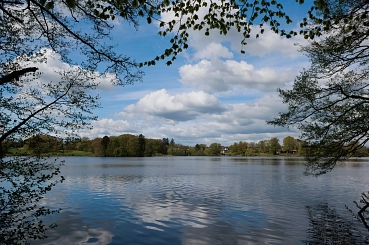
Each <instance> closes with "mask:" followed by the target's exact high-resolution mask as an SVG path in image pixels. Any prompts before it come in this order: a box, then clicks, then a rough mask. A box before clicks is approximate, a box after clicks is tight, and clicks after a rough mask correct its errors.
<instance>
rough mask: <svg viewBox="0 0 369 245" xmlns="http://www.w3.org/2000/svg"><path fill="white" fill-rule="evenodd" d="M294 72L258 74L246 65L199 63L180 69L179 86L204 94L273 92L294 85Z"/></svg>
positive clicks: (230, 62) (269, 70) (263, 69)
mask: <svg viewBox="0 0 369 245" xmlns="http://www.w3.org/2000/svg"><path fill="white" fill-rule="evenodd" d="M295 72H296V71H286V70H275V69H272V68H269V67H265V68H262V69H259V70H257V69H255V67H254V66H253V65H251V64H249V63H247V62H246V61H240V62H237V61H234V60H227V61H221V60H211V61H208V60H201V61H200V62H198V63H197V64H194V65H191V64H188V65H184V66H182V67H180V68H179V74H180V76H181V79H180V82H181V83H183V84H186V85H191V86H194V87H197V88H199V89H201V90H203V91H205V92H207V93H214V92H226V91H228V90H240V89H241V90H244V89H254V90H259V91H263V92H270V91H275V90H276V89H277V88H281V87H285V86H286V84H288V83H290V82H291V81H293V78H294V76H295V75H296V74H295Z"/></svg>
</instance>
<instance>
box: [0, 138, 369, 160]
mask: <svg viewBox="0 0 369 245" xmlns="http://www.w3.org/2000/svg"><path fill="white" fill-rule="evenodd" d="M3 148H7V149H8V150H9V152H11V153H13V154H17V153H18V154H32V155H39V154H41V155H42V154H49V155H73V154H74V155H91V156H114V157H143V156H147V157H149V156H163V155H172V156H219V155H230V156H260V155H278V154H287V155H298V156H303V155H305V151H306V144H305V143H304V142H303V141H301V140H299V139H295V138H293V137H291V136H287V137H285V138H284V139H283V142H282V144H280V142H279V139H278V138H271V139H268V140H261V141H259V142H257V143H254V142H243V141H239V142H235V143H234V144H232V145H230V146H222V145H221V144H219V143H216V142H215V143H212V144H210V145H209V146H208V145H206V144H196V145H195V146H186V145H182V144H177V143H175V141H174V139H173V138H172V139H171V140H169V139H168V138H163V139H149V138H145V136H144V135H142V134H140V135H138V136H137V135H132V134H122V135H119V136H104V137H103V138H95V139H92V140H91V139H89V138H86V137H84V138H77V139H75V138H74V139H61V138H57V137H53V136H48V135H37V136H34V137H31V138H29V139H27V140H24V141H19V142H6V144H5V145H4V146H3ZM356 156H369V154H368V149H367V148H366V147H363V148H362V149H361V150H359V152H357V154H356Z"/></svg>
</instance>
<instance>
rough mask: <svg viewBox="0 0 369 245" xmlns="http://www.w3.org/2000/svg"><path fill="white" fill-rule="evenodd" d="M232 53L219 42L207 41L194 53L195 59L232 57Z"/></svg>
mask: <svg viewBox="0 0 369 245" xmlns="http://www.w3.org/2000/svg"><path fill="white" fill-rule="evenodd" d="M232 57H233V53H231V52H230V51H229V49H228V48H226V47H224V46H223V45H221V44H220V43H209V44H207V45H206V46H205V47H204V48H202V49H200V50H199V51H198V52H196V53H195V54H194V58H195V59H215V58H232Z"/></svg>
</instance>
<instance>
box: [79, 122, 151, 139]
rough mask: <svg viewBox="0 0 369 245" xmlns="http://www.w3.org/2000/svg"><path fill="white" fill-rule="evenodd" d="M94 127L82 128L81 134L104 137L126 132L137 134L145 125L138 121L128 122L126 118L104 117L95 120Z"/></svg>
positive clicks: (82, 135) (90, 136)
mask: <svg viewBox="0 0 369 245" xmlns="http://www.w3.org/2000/svg"><path fill="white" fill-rule="evenodd" d="M91 125H92V127H93V128H92V129H90V130H81V131H80V132H79V135H80V136H81V137H89V138H96V137H103V136H105V135H109V136H111V135H114V136H117V135H121V134H124V133H130V134H136V133H137V132H141V130H142V129H144V127H142V125H141V124H139V123H137V122H134V123H132V122H128V121H126V120H114V119H108V118H102V119H100V120H97V121H93V122H92V123H91Z"/></svg>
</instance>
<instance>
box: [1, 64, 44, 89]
mask: <svg viewBox="0 0 369 245" xmlns="http://www.w3.org/2000/svg"><path fill="white" fill-rule="evenodd" d="M37 70H38V68H37V67H28V68H24V69H22V70H17V71H13V72H12V73H10V74H7V75H5V76H2V77H0V85H4V84H6V83H9V82H11V81H12V80H14V79H15V80H16V81H19V79H20V77H21V76H23V75H25V74H26V73H30V72H36V71H37Z"/></svg>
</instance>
